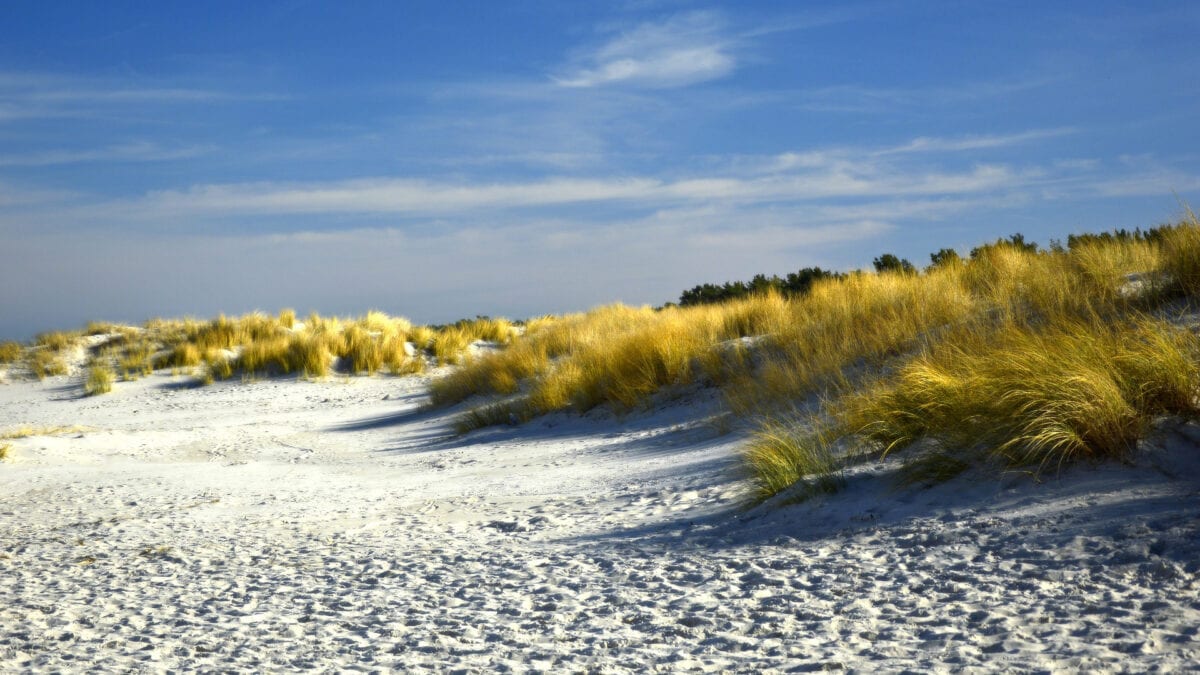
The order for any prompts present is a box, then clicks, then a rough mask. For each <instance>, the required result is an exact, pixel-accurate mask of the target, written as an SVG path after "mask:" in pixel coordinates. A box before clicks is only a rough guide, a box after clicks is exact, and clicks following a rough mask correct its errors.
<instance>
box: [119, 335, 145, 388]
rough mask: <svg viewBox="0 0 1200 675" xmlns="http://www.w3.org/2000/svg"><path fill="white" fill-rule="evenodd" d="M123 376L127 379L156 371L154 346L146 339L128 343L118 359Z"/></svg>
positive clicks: (133, 378)
mask: <svg viewBox="0 0 1200 675" xmlns="http://www.w3.org/2000/svg"><path fill="white" fill-rule="evenodd" d="M117 365H118V366H119V367H120V370H121V378H122V379H124V380H127V381H130V380H136V379H138V378H139V377H143V376H145V375H149V374H151V373H153V372H154V346H153V345H152V344H151V343H150V342H148V341H145V340H142V341H138V342H133V343H128V344H126V345H125V349H124V352H123V353H122V355H121V356H120V358H119V359H118V361H117Z"/></svg>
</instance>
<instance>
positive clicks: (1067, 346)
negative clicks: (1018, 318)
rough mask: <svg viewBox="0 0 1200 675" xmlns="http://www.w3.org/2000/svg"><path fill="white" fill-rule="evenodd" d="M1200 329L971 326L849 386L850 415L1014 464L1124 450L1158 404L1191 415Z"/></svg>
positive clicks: (870, 426)
mask: <svg viewBox="0 0 1200 675" xmlns="http://www.w3.org/2000/svg"><path fill="white" fill-rule="evenodd" d="M1198 391H1200V341H1198V340H1197V338H1196V337H1195V336H1193V335H1192V334H1191V333H1189V332H1187V331H1184V330H1181V329H1178V328H1176V327H1174V326H1171V325H1170V324H1168V323H1166V322H1164V321H1161V320H1155V319H1150V318H1145V317H1141V318H1136V319H1133V320H1131V321H1124V322H1119V323H1110V322H1086V321H1081V320H1066V321H1062V322H1059V323H1056V324H1055V325H1054V326H1052V327H1050V328H1046V329H1042V330H1031V329H1028V328H1020V327H1015V326H1013V327H1007V328H1005V329H1004V330H1002V331H1000V332H998V333H997V334H993V335H990V336H985V335H978V334H976V335H972V336H964V337H963V338H961V339H959V340H958V341H956V342H955V343H953V344H949V343H947V344H944V345H941V346H940V347H939V348H935V349H934V350H932V351H931V352H930V353H929V354H927V355H923V356H921V357H919V358H917V359H914V360H913V361H912V362H910V363H908V364H907V365H905V366H904V367H903V368H901V370H900V371H899V373H898V375H897V376H896V378H895V380H894V382H891V383H889V384H886V385H883V386H881V387H880V388H878V389H876V390H874V391H868V392H866V393H865V394H862V395H860V396H858V397H852V398H851V399H850V400H849V401H848V402H847V406H846V413H845V417H846V426H847V428H849V429H853V430H855V431H856V433H859V434H861V435H863V436H865V437H867V438H869V439H871V440H872V441H874V442H876V443H877V444H878V445H879V447H881V448H882V450H883V451H884V452H885V453H887V452H889V451H892V450H896V449H900V448H903V447H905V446H907V445H910V444H912V443H914V442H915V441H917V440H921V439H929V440H932V441H933V442H934V443H935V444H936V446H937V447H938V448H939V449H940V450H942V451H943V452H951V451H954V450H956V449H961V450H962V451H963V452H971V451H972V450H982V451H984V452H986V453H987V454H989V455H991V456H994V457H997V458H999V459H1002V460H1003V461H1004V463H1006V464H1007V465H1009V466H1030V465H1032V466H1035V467H1037V469H1038V470H1040V469H1042V468H1044V467H1045V466H1048V465H1054V466H1059V465H1062V464H1064V463H1066V462H1069V461H1072V460H1074V459H1077V458H1081V457H1088V458H1099V459H1102V458H1123V457H1125V456H1126V455H1127V454H1128V453H1129V452H1130V451H1131V450H1132V449H1133V448H1134V446H1135V443H1136V442H1137V441H1138V440H1139V439H1140V438H1142V437H1143V436H1144V435H1145V433H1146V431H1147V429H1148V426H1149V424H1150V422H1151V421H1152V420H1153V419H1154V418H1155V417H1156V416H1160V415H1194V414H1195V413H1196V412H1197V407H1196V401H1195V397H1196V394H1197V392H1198Z"/></svg>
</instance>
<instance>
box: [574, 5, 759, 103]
mask: <svg viewBox="0 0 1200 675" xmlns="http://www.w3.org/2000/svg"><path fill="white" fill-rule="evenodd" d="M724 30H725V26H724V22H723V21H722V20H721V19H720V17H719V15H717V14H715V13H712V12H691V13H687V14H681V15H677V16H674V17H671V18H669V19H667V20H665V21H660V22H647V23H642V24H639V25H637V26H634V27H633V28H630V29H628V30H624V31H622V32H620V33H619V34H618V35H616V36H615V37H613V38H611V39H610V40H608V41H607V42H605V43H604V44H602V45H600V46H599V47H596V48H593V49H591V50H588V51H585V52H583V53H581V54H580V55H579V56H578V57H576V59H574V63H573V64H572V65H571V66H570V67H568V68H567V69H566V72H565V73H564V74H563V75H560V76H558V77H555V78H554V81H555V82H557V83H558V84H560V85H562V86H564V87H599V86H605V85H616V84H623V85H630V86H635V87H646V88H671V87H682V86H687V85H690V84H696V83H698V82H705V81H708V80H714V79H718V78H721V77H724V76H726V75H728V74H729V73H731V72H733V70H734V68H736V66H737V59H736V58H735V56H734V55H733V53H732V44H731V41H730V38H729V37H727V36H726V35H724Z"/></svg>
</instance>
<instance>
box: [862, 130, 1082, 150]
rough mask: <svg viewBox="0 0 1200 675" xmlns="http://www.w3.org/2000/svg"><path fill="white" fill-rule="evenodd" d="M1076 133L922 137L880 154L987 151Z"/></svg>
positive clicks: (1043, 132) (1035, 132)
mask: <svg viewBox="0 0 1200 675" xmlns="http://www.w3.org/2000/svg"><path fill="white" fill-rule="evenodd" d="M1076 131H1077V130H1076V129H1074V128H1071V127H1060V128H1057V129H1033V130H1030V131H1022V132H1020V133H1015V134H1003V135H995V134H984V135H974V136H962V137H959V138H936V137H929V136H921V137H918V138H914V139H913V140H911V141H909V142H908V143H905V144H904V145H900V146H896V147H894V148H887V149H885V150H881V151H879V153H878V154H881V155H885V154H898V153H906V152H965V151H967V150H985V149H991V148H1001V147H1007V146H1010V145H1017V144H1020V143H1028V142H1029V141H1037V140H1042V139H1045V138H1055V137H1058V136H1066V135H1068V134H1073V133H1076Z"/></svg>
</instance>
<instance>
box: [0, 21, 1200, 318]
mask: <svg viewBox="0 0 1200 675" xmlns="http://www.w3.org/2000/svg"><path fill="white" fill-rule="evenodd" d="M1198 34H1200V3H1195V2H1193V1H1191V0H1185V1H1182V2H1154V1H1151V0H1147V1H1144V2H1108V1H1105V0H1089V1H1087V2H1053V3H1049V2H1044V1H1041V2H993V1H988V0H979V1H969V2H967V1H963V2H953V1H947V2H932V1H930V2H921V1H913V2H854V1H850V2H840V1H839V2H826V3H823V2H805V3H796V2H765V1H753V0H746V1H742V2H729V3H692V2H682V1H679V2H675V1H667V0H664V1H661V2H659V1H654V0H642V1H638V0H630V1H627V2H620V1H616V2H607V3H591V2H565V1H554V2H539V1H532V0H530V1H523V0H513V1H511V2H441V1H438V2H432V1H431V2H422V1H419V0H414V1H410V2H403V3H400V2H377V1H372V0H362V1H357V2H353V3H344V2H328V3H323V2H306V1H303V0H292V1H289V2H268V1H259V2H253V3H246V2H240V1H239V2H227V3H226V2H204V3H193V2H121V1H118V0H114V1H112V2H104V3H97V2H68V1H62V2H53V3H43V2H22V1H16V2H8V3H4V6H3V7H2V8H0V339H5V338H7V339H28V338H29V337H31V336H32V335H33V334H34V333H36V332H39V331H43V330H51V329H63V328H73V327H81V326H82V325H83V324H84V323H85V322H87V321H89V320H93V319H96V320H111V321H127V322H135V323H140V322H142V321H144V320H146V319H148V318H151V317H155V316H167V317H175V316H184V315H191V316H197V317H211V316H215V315H216V314H218V313H221V312H224V313H227V314H240V313H243V312H248V311H253V310H264V311H269V312H274V311H277V310H279V309H281V308H285V307H290V308H294V309H296V310H297V311H298V312H300V313H301V314H305V313H307V312H309V311H318V312H321V313H323V314H338V315H359V314H363V313H365V312H366V311H367V310H369V309H379V310H382V311H385V312H388V313H391V314H397V315H403V316H407V317H409V318H411V319H413V320H414V321H417V322H433V323H437V322H447V321H451V320H454V319H457V318H461V317H472V316H475V315H477V314H486V315H491V316H507V317H509V318H513V319H517V318H524V317H528V316H533V315H538V314H544V313H551V312H555V313H556V312H566V311H579V310H584V309H587V308H589V307H593V306H596V305H599V304H605V303H610V302H616V301H621V302H625V303H629V304H652V305H658V304H662V303H664V302H667V301H671V300H676V299H677V298H678V296H679V294H680V292H681V291H682V290H684V289H686V288H690V287H692V286H695V285H697V284H700V283H704V282H716V283H720V282H724V281H728V280H734V279H746V278H749V277H751V276H753V275H754V274H757V273H766V274H779V275H783V274H786V273H788V272H792V271H795V270H798V269H800V268H802V267H809V266H820V267H824V268H828V269H836V270H850V269H856V268H869V267H870V265H871V261H872V259H873V258H874V257H876V256H878V255H880V254H881V253H885V252H890V253H895V254H897V255H900V256H902V257H907V258H909V259H910V260H912V261H913V262H914V263H916V264H918V265H924V264H927V263H928V261H929V253H930V252H932V251H936V250H938V249H940V248H943V247H952V248H957V249H959V250H960V251H963V252H965V251H967V250H969V249H970V248H971V247H973V246H975V245H978V244H980V243H983V242H985V241H991V240H995V239H996V238H999V237H1006V236H1008V235H1009V234H1012V233H1015V232H1020V233H1022V234H1024V235H1025V237H1026V238H1027V239H1032V240H1035V241H1038V242H1040V243H1042V244H1046V243H1048V242H1049V241H1050V240H1051V239H1065V237H1066V236H1067V235H1069V234H1071V233H1077V232H1084V231H1098V230H1104V229H1112V228H1118V227H1124V228H1134V227H1143V228H1145V227H1152V226H1155V225H1159V224H1162V223H1166V222H1173V221H1177V220H1178V219H1180V217H1181V216H1182V214H1183V213H1184V211H1185V205H1192V206H1193V207H1197V206H1200V143H1198V142H1197V141H1200V125H1198V124H1197V122H1196V120H1200V87H1198V86H1197V85H1196V73H1198V72H1200V49H1197V48H1196V46H1195V44H1196V43H1195V38H1196V35H1198Z"/></svg>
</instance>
